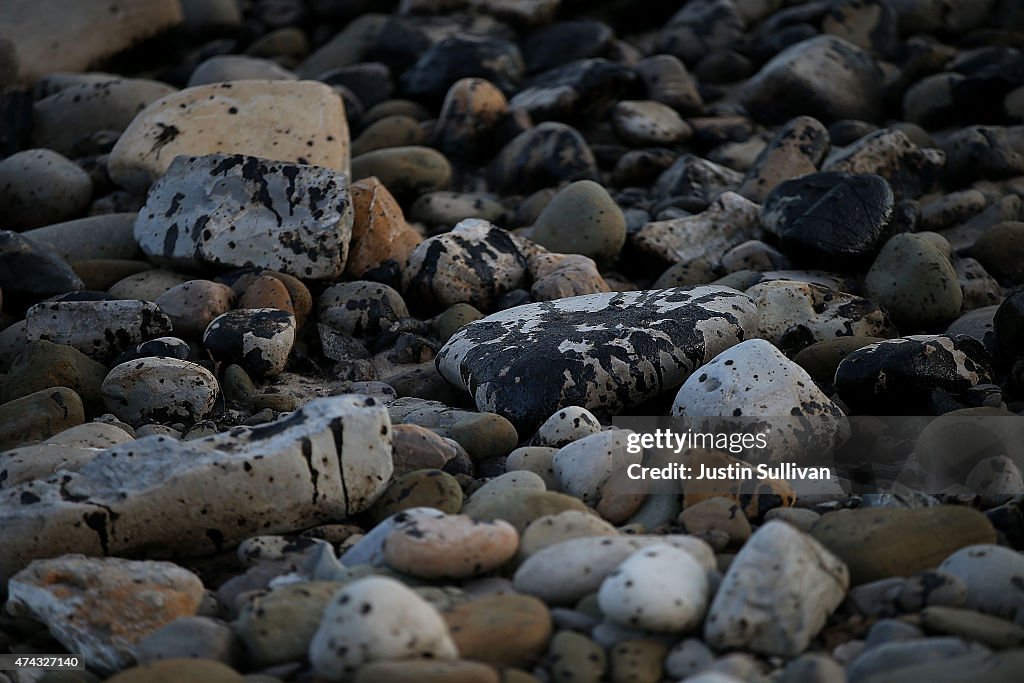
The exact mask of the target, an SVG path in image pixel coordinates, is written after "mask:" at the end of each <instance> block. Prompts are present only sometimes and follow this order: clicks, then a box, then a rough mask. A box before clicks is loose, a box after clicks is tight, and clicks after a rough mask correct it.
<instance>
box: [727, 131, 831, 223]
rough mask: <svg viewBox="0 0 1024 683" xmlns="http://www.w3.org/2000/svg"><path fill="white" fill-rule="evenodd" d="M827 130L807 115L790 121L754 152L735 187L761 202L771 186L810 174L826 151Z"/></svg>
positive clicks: (751, 198)
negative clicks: (741, 178)
mask: <svg viewBox="0 0 1024 683" xmlns="http://www.w3.org/2000/svg"><path fill="white" fill-rule="evenodd" d="M829 146H830V143H829V136H828V130H826V128H825V126H823V125H822V123H821V121H819V120H818V119H816V118H813V117H811V116H798V117H796V118H795V119H792V120H790V121H789V122H787V123H786V125H784V126H782V127H781V128H779V131H778V132H777V133H776V134H775V137H774V138H772V141H771V142H769V143H768V146H767V147H765V148H764V150H762V151H761V153H760V154H758V155H757V158H756V159H755V160H754V163H753V165H752V166H751V167H750V168H749V169H747V175H746V176H745V177H744V178H743V184H742V185H741V186H740V188H739V189H738V190H737V192H739V193H740V194H741V195H743V196H744V197H746V198H747V199H750V200H751V201H755V202H761V203H763V202H764V200H765V197H767V196H768V194H769V193H770V192H771V191H772V190H774V189H775V187H776V186H777V185H778V184H779V183H781V182H783V181H784V180H788V179H790V178H796V177H797V176H804V175H807V174H809V173H814V172H816V171H817V170H818V168H820V167H821V163H822V162H823V161H824V160H825V155H826V154H828V150H829Z"/></svg>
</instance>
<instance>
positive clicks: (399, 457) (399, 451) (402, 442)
mask: <svg viewBox="0 0 1024 683" xmlns="http://www.w3.org/2000/svg"><path fill="white" fill-rule="evenodd" d="M391 444H392V448H393V451H392V454H391V460H392V462H393V463H394V465H395V476H396V477H398V476H401V475H403V474H408V473H410V472H413V471H415V470H422V469H441V468H442V467H444V466H445V464H447V463H448V461H449V460H452V459H453V458H457V457H459V455H460V454H461V453H462V450H461V447H460V446H458V444H457V443H453V442H452V441H451V440H450V439H445V438H443V437H441V436H438V435H437V434H435V433H434V432H432V431H430V430H429V429H426V428H425V427H420V426H419V425H412V424H404V425H395V426H394V427H393V428H392V430H391Z"/></svg>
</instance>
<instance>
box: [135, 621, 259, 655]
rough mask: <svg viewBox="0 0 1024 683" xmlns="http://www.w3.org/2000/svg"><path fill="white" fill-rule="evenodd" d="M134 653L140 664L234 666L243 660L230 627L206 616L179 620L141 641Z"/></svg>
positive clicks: (136, 645)
mask: <svg viewBox="0 0 1024 683" xmlns="http://www.w3.org/2000/svg"><path fill="white" fill-rule="evenodd" d="M133 653H134V655H135V660H136V661H137V662H139V663H140V664H148V663H150V662H158V661H160V660H163V659H204V660H214V661H218V662H222V663H224V664H227V665H231V664H234V663H236V662H237V661H238V660H239V659H240V647H239V642H238V639H237V638H236V637H235V634H234V632H233V631H232V630H231V627H230V626H228V625H227V624H225V623H224V622H222V621H219V620H217V619H211V618H210V617H205V616H194V617H178V618H177V619H175V620H174V621H172V622H170V623H168V624H166V625H164V626H161V627H160V628H158V629H157V630H155V631H153V632H152V633H150V634H149V635H147V636H145V637H144V638H141V639H139V641H138V642H137V643H136V644H135V647H134V649H133Z"/></svg>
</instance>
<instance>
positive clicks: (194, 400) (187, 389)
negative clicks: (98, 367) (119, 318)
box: [102, 358, 219, 424]
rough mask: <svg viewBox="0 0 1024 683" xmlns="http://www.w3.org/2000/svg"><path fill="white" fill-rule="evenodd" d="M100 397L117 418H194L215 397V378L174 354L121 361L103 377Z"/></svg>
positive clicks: (130, 420)
mask: <svg viewBox="0 0 1024 683" xmlns="http://www.w3.org/2000/svg"><path fill="white" fill-rule="evenodd" d="M102 391H103V399H104V401H105V402H106V404H107V408H108V409H109V410H110V412H111V413H113V414H114V415H115V416H116V417H117V418H118V419H119V420H123V421H124V422H127V423H128V424H138V423H141V422H178V421H188V422H197V421H199V420H201V419H202V418H203V417H205V416H206V415H207V413H209V412H210V410H211V409H212V408H213V404H214V401H216V400H217V394H218V392H219V388H218V386H217V378H216V377H214V376H213V373H211V372H210V371H209V370H207V369H206V368H204V367H203V366H201V365H197V364H195V363H190V362H189V361H185V360H178V359H176V358H142V359H140V360H133V361H128V362H127V363H121V364H120V365H117V366H115V367H114V368H112V369H111V371H110V373H109V374H107V377H106V379H105V380H103V387H102Z"/></svg>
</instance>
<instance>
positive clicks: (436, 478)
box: [370, 425, 463, 522]
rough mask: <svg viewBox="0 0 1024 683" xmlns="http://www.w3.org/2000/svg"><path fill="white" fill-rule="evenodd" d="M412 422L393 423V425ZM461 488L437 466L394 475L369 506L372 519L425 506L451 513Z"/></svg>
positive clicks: (456, 508)
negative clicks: (436, 467) (371, 505)
mask: <svg viewBox="0 0 1024 683" xmlns="http://www.w3.org/2000/svg"><path fill="white" fill-rule="evenodd" d="M410 426H413V425H396V426H395V429H399V428H402V427H410ZM462 497H463V494H462V488H461V487H460V486H459V482H458V480H457V479H455V477H453V476H452V475H450V474H448V473H446V472H442V471H441V470H439V469H419V470H414V471H412V472H408V473H405V474H402V475H400V476H396V477H395V479H394V480H393V481H392V482H391V483H390V484H389V485H388V487H387V488H386V489H384V492H383V493H382V494H381V496H380V498H378V499H377V501H376V502H375V503H374V504H373V507H371V508H370V517H371V519H373V520H374V521H376V522H382V521H383V520H384V519H386V518H389V517H392V516H393V515H395V514H397V513H400V512H402V511H403V510H408V509H410V508H419V507H429V508H433V509H436V510H441V511H442V512H447V513H451V514H455V513H456V512H458V511H459V510H460V509H461V508H462Z"/></svg>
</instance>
